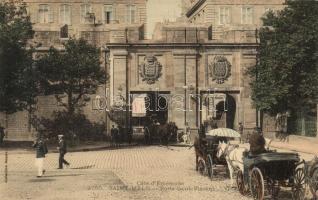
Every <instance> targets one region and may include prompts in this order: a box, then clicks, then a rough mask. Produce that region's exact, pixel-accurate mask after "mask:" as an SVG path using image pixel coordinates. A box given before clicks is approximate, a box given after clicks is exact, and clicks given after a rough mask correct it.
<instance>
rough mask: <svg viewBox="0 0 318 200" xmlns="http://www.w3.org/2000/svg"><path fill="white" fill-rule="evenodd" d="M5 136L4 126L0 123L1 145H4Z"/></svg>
mask: <svg viewBox="0 0 318 200" xmlns="http://www.w3.org/2000/svg"><path fill="white" fill-rule="evenodd" d="M4 136H5V133H4V127H3V126H2V125H1V124H0V145H1V146H2V144H3V139H4Z"/></svg>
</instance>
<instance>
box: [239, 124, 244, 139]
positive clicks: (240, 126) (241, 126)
mask: <svg viewBox="0 0 318 200" xmlns="http://www.w3.org/2000/svg"><path fill="white" fill-rule="evenodd" d="M243 131H244V126H243V123H242V122H240V123H239V133H240V135H241V137H240V143H243V140H242V138H243Z"/></svg>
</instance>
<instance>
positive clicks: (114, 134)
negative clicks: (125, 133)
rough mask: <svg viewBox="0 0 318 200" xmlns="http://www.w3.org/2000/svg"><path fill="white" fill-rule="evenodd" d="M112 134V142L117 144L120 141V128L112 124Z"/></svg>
mask: <svg viewBox="0 0 318 200" xmlns="http://www.w3.org/2000/svg"><path fill="white" fill-rule="evenodd" d="M110 136H111V144H112V145H115V146H117V143H118V142H119V141H118V139H119V131H118V128H116V127H115V126H114V125H112V128H111V129H110Z"/></svg>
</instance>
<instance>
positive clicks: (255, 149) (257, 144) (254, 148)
mask: <svg viewBox="0 0 318 200" xmlns="http://www.w3.org/2000/svg"><path fill="white" fill-rule="evenodd" d="M265 143H266V141H265V138H264V136H263V134H262V131H261V129H260V128H259V127H255V128H254V131H253V133H252V135H251V136H250V139H249V144H250V153H249V156H247V157H245V158H244V159H243V162H244V181H245V182H246V183H247V182H248V171H249V169H250V166H251V164H252V163H253V162H254V160H253V158H250V157H253V156H255V155H258V154H261V153H265V152H266V149H265Z"/></svg>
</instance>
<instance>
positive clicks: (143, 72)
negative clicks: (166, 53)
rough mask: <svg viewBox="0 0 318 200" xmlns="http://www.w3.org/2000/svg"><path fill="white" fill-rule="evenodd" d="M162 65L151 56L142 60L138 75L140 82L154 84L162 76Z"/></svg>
mask: <svg viewBox="0 0 318 200" xmlns="http://www.w3.org/2000/svg"><path fill="white" fill-rule="evenodd" d="M161 70H162V65H161V64H160V62H159V61H158V60H157V58H156V57H155V56H153V55H147V56H145V58H144V62H143V63H142V64H141V65H139V74H140V76H141V77H142V81H146V82H147V83H148V84H154V83H155V82H156V81H157V80H158V79H159V78H160V76H161V75H162V73H161Z"/></svg>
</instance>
